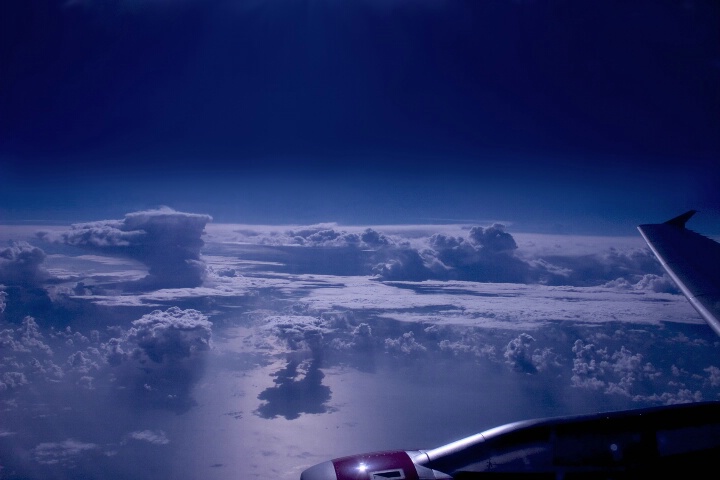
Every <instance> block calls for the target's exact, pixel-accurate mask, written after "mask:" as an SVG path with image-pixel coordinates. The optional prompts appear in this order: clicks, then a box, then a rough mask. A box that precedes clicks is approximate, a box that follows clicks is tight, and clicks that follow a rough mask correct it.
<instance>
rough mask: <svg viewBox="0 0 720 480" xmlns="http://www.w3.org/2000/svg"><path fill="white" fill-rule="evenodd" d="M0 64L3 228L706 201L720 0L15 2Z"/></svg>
mask: <svg viewBox="0 0 720 480" xmlns="http://www.w3.org/2000/svg"><path fill="white" fill-rule="evenodd" d="M0 62H1V66H0V69H1V70H2V72H3V73H2V75H0V162H1V164H0V165H2V166H3V170H4V173H5V175H3V177H4V179H3V180H0V186H1V187H3V193H2V194H0V195H1V196H0V200H2V201H1V202H0V204H2V206H0V219H2V217H5V219H7V220H9V221H19V220H29V219H32V218H38V219H40V218H44V219H48V218H57V219H58V220H62V219H64V218H65V217H70V216H72V214H71V213H70V212H75V213H74V214H75V215H77V216H79V217H82V219H87V218H88V217H90V218H92V217H93V216H95V215H97V214H98V213H99V212H100V211H108V210H110V211H109V212H108V213H107V214H105V215H104V216H105V217H116V216H117V215H118V214H122V213H123V212H122V211H119V212H114V211H112V209H113V208H116V209H124V210H125V211H128V210H130V209H137V208H146V207H147V206H148V204H152V203H170V204H172V206H173V207H176V208H183V207H188V208H193V209H195V210H197V209H198V208H204V207H207V208H206V210H212V208H214V209H215V211H208V213H211V214H214V215H215V216H216V219H221V220H224V221H246V222H260V221H263V220H265V221H266V222H278V221H288V220H289V219H292V218H294V219H295V220H296V221H298V222H303V221H308V222H309V221H322V220H325V221H330V220H336V221H344V222H353V221H363V222H373V221H374V222H378V223H380V222H388V221H389V222H397V221H403V220H405V221H429V220H432V219H435V220H462V219H468V217H469V218H470V219H483V218H487V217H488V216H491V217H493V218H496V219H500V220H502V219H503V218H501V217H507V218H515V219H519V220H521V221H522V222H526V225H527V226H528V228H529V227H530V223H532V222H531V221H532V220H533V219H534V220H536V221H537V222H538V223H540V219H545V218H546V217H548V218H547V220H548V221H549V222H551V223H553V222H554V223H557V224H558V228H559V229H560V230H562V227H563V218H566V222H567V221H568V220H567V219H569V218H575V217H577V216H581V217H584V218H586V221H587V222H588V223H591V224H592V223H594V224H596V223H597V221H598V220H600V219H605V221H607V222H608V223H612V220H610V219H612V218H617V219H619V221H627V222H629V223H632V222H636V221H637V220H647V221H656V220H658V221H659V220H662V218H656V217H654V215H658V216H660V215H666V214H667V213H671V214H675V213H676V210H680V211H683V210H684V209H687V208H698V209H700V210H712V211H714V212H717V211H718V205H720V195H719V194H718V189H717V183H718V180H720V167H718V166H717V164H718V163H720V162H718V159H719V157H720V155H719V154H720V134H719V133H718V132H720V5H719V4H718V3H717V2H715V1H694V2H692V1H670V0H668V1H642V0H641V1H634V2H624V1H606V0H603V1H586V2H570V1H568V2H566V1H515V2H513V1H506V0H497V1H494V0H490V1H478V0H469V1H453V2H447V1H442V0H415V1H408V0H357V1H330V0H185V1H180V2H170V1H164V0H146V1H139V0H114V1H93V0H77V1H72V0H70V1H67V0H63V1H53V0H44V1H42V0H7V1H4V2H2V4H1V5H0ZM282 172H286V173H282ZM243 202H245V204H243ZM218 205H223V207H222V208H221V207H219V206H218ZM340 205H344V206H346V207H345V208H344V209H341V208H340ZM347 205H350V208H347ZM364 205H365V206H366V207H367V208H366V209H364V208H363V206H364ZM651 207H652V208H654V209H655V210H654V211H650V209H651ZM223 208H224V209H227V210H222V209H223ZM228 208H229V209H228ZM221 210H222V211H223V213H221ZM521 210H522V212H524V213H522V214H519V213H517V212H518V211H521ZM680 211H678V212H677V213H680ZM484 212H487V213H484ZM549 212H555V214H556V217H557V218H555V217H552V216H550V215H549ZM646 215H647V216H650V217H651V218H646ZM587 219H589V220H587ZM600 223H602V222H600ZM566 227H567V225H565V227H564V228H566ZM587 229H588V228H581V229H579V230H582V231H585V230H587ZM571 230H572V229H571Z"/></svg>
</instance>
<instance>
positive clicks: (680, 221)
mask: <svg viewBox="0 0 720 480" xmlns="http://www.w3.org/2000/svg"><path fill="white" fill-rule="evenodd" d="M696 213H697V210H688V211H687V212H685V213H683V214H682V215H678V216H677V217H675V218H671V219H670V220H668V221H667V222H665V224H667V225H672V226H674V227H678V228H685V224H686V223H687V221H688V220H690V217H692V216H693V215H695V214H696Z"/></svg>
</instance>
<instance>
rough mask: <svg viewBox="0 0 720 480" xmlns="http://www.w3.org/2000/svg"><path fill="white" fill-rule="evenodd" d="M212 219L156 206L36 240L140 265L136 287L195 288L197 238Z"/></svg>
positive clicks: (198, 280) (199, 269) (200, 273)
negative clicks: (142, 268) (143, 274)
mask: <svg viewBox="0 0 720 480" xmlns="http://www.w3.org/2000/svg"><path fill="white" fill-rule="evenodd" d="M210 221H212V217H211V216H209V215H204V214H196V213H184V212H177V211H175V210H173V209H171V208H167V207H162V208H159V209H156V210H147V211H140V212H134V213H128V214H127V215H125V218H124V219H123V220H104V221H98V222H89V223H79V224H75V225H72V226H71V229H70V230H68V231H65V232H62V233H59V234H49V233H46V232H43V233H40V234H39V235H40V237H41V238H45V239H47V240H54V241H57V242H60V243H64V244H66V245H72V246H77V247H80V248H85V249H89V250H93V251H97V252H102V253H107V254H111V255H123V256H127V257H130V258H134V259H136V260H139V261H141V262H143V263H144V264H145V265H147V266H148V268H149V272H148V273H149V274H148V276H147V277H146V278H145V279H144V280H143V281H141V282H140V283H139V284H137V285H135V287H137V288H173V287H197V286H199V285H200V284H202V282H203V279H204V277H205V263H204V262H203V261H201V260H200V249H201V248H202V246H203V245H204V242H203V240H202V238H201V237H202V234H203V233H204V229H205V225H206V224H207V223H208V222H210Z"/></svg>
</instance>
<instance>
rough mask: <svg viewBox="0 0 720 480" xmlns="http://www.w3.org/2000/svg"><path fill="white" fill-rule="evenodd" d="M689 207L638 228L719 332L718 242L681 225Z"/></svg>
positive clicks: (719, 259) (687, 294)
mask: <svg viewBox="0 0 720 480" xmlns="http://www.w3.org/2000/svg"><path fill="white" fill-rule="evenodd" d="M694 214H695V210H690V211H689V212H685V213H683V214H682V215H679V216H677V217H675V218H673V219H670V220H668V221H667V222H665V223H659V224H646V225H640V226H639V227H638V230H640V234H641V235H642V236H643V238H644V239H645V241H646V242H647V244H648V246H649V247H650V249H651V250H652V251H653V253H654V254H655V256H656V257H657V259H658V260H660V263H661V264H662V266H663V267H664V268H665V270H666V271H667V273H668V275H670V277H671V278H672V279H673V281H675V283H676V284H677V286H678V287H679V288H680V290H681V291H682V293H683V294H684V295H685V296H686V297H687V299H688V300H689V301H690V304H691V305H692V306H693V307H695V309H696V310H697V311H698V313H700V315H701V316H702V317H703V318H704V319H705V321H706V322H707V323H708V325H710V327H712V329H713V330H714V331H715V333H717V334H718V335H720V244H719V243H717V242H715V241H713V240H711V239H709V238H707V237H705V236H703V235H700V234H699V233H696V232H693V231H692V230H688V229H687V228H685V223H687V221H688V220H689V219H690V217H692V216H693V215H694Z"/></svg>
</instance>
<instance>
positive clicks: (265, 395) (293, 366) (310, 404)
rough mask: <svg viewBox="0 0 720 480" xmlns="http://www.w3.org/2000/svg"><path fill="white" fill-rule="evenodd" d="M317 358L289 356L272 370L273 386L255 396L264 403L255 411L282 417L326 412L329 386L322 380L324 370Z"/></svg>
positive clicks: (291, 417)
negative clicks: (306, 360) (305, 358)
mask: <svg viewBox="0 0 720 480" xmlns="http://www.w3.org/2000/svg"><path fill="white" fill-rule="evenodd" d="M319 367H320V365H319V363H318V361H317V360H312V361H309V362H299V361H297V360H290V361H288V364H287V366H286V367H285V368H283V369H282V370H280V371H278V372H276V373H275V374H274V376H275V380H273V382H274V383H275V386H274V387H270V388H267V389H265V390H263V391H262V392H261V393H260V394H259V395H258V399H259V400H261V401H262V402H263V403H262V404H261V405H260V406H259V407H258V408H257V410H256V411H255V414H256V415H258V416H260V417H262V418H276V417H279V416H281V417H285V418H286V419H287V420H294V419H296V418H298V417H299V416H300V415H301V414H303V413H316V414H317V413H327V412H328V411H330V410H331V408H330V407H329V406H328V405H327V402H328V401H329V400H330V398H331V397H332V392H331V391H330V388H329V387H328V386H326V385H323V384H322V380H323V378H325V374H324V373H323V372H322V371H321V370H320V368H319Z"/></svg>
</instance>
